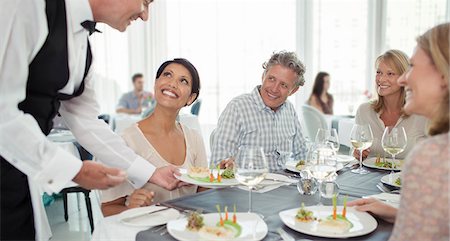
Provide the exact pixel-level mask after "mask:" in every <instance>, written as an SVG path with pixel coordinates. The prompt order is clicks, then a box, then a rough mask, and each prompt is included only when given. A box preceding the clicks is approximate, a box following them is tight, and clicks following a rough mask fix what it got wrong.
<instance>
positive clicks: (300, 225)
mask: <svg viewBox="0 0 450 241" xmlns="http://www.w3.org/2000/svg"><path fill="white" fill-rule="evenodd" d="M299 209H300V208H294V209H289V210H285V211H282V212H280V213H279V216H280V218H281V221H283V223H284V224H285V225H286V226H288V227H289V228H291V229H293V230H295V231H297V232H300V233H304V234H308V235H312V236H317V237H325V238H350V237H358V236H362V235H365V234H368V233H371V232H372V231H374V230H375V229H376V228H377V226H378V223H377V221H376V220H375V218H373V217H372V216H370V215H369V214H368V213H366V212H359V211H356V210H355V209H354V208H352V207H347V215H346V217H347V219H348V220H349V221H350V222H352V224H353V227H352V228H351V229H350V230H348V231H347V232H344V233H332V232H325V231H323V230H321V229H319V228H318V224H319V222H318V221H311V222H299V221H297V220H296V218H295V216H296V215H297V211H298V210H299ZM305 209H307V210H309V211H312V212H313V215H314V216H315V217H317V218H318V219H325V218H326V217H328V216H329V215H331V214H332V212H333V207H332V206H309V207H305ZM342 209H343V206H337V210H338V213H340V212H342Z"/></svg>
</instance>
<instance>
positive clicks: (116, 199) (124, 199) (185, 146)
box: [101, 59, 208, 216]
mask: <svg viewBox="0 0 450 241" xmlns="http://www.w3.org/2000/svg"><path fill="white" fill-rule="evenodd" d="M199 92H200V78H199V75H198V72H197V70H196V68H195V67H194V66H193V65H192V64H191V63H190V62H189V61H187V60H186V59H174V60H170V61H166V62H164V63H163V64H162V65H161V66H160V67H159V69H158V72H157V74H156V81H155V90H154V93H155V99H156V106H155V109H154V111H153V113H152V114H151V115H150V116H149V117H147V118H145V119H144V120H142V121H139V122H138V123H136V124H134V125H132V126H130V127H129V128H127V129H126V130H124V133H123V134H122V137H123V139H124V140H125V142H126V143H127V145H128V146H130V147H131V148H132V149H133V150H134V151H136V153H137V154H139V155H140V156H142V157H144V158H145V159H146V160H148V161H149V162H151V163H152V164H153V165H155V166H156V167H162V166H167V165H173V166H177V167H183V168H189V167H191V166H199V167H207V165H208V164H207V160H206V152H205V147H204V145H203V140H202V137H201V135H200V134H199V133H198V132H197V131H195V130H193V129H190V128H188V127H186V126H184V125H182V124H180V123H178V122H177V120H176V118H177V116H178V113H179V111H180V109H181V108H183V107H185V106H189V105H190V104H192V103H193V102H194V101H195V100H196V99H197V97H198V95H199ZM195 192H197V186H194V185H189V186H182V187H179V188H177V189H175V190H173V191H167V190H165V189H163V188H160V187H158V186H156V185H154V184H150V183H147V184H145V185H144V186H143V187H142V188H140V189H136V190H135V189H134V188H133V187H132V186H131V185H130V184H129V183H124V184H121V185H119V186H117V187H114V188H111V189H108V190H106V191H102V193H101V194H102V195H101V196H102V206H101V209H102V212H103V215H104V216H109V215H114V214H117V213H120V212H122V211H124V210H127V209H130V208H136V207H143V206H149V205H151V204H153V203H156V202H162V201H165V200H169V199H173V198H177V197H180V196H184V195H189V194H193V193H195Z"/></svg>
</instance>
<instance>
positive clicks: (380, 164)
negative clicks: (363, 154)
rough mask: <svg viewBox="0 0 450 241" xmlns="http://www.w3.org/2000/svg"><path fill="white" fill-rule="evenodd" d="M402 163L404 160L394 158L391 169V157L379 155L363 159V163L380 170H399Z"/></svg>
mask: <svg viewBox="0 0 450 241" xmlns="http://www.w3.org/2000/svg"><path fill="white" fill-rule="evenodd" d="M403 164H404V160H400V159H395V162H394V169H392V159H391V158H384V160H383V158H381V157H371V158H367V159H366V160H364V161H363V165H364V166H366V167H370V168H375V169H381V170H389V171H390V170H394V171H401V170H402V167H403Z"/></svg>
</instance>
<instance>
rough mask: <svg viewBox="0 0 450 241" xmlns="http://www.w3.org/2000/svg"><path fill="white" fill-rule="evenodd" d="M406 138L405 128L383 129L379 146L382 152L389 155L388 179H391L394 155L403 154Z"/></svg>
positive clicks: (390, 127) (389, 127)
mask: <svg viewBox="0 0 450 241" xmlns="http://www.w3.org/2000/svg"><path fill="white" fill-rule="evenodd" d="M406 143H407V137H406V132H405V128H403V127H393V126H386V128H385V129H384V133H383V137H382V139H381V146H382V147H383V149H384V151H385V152H387V153H389V154H391V156H392V163H391V173H390V175H389V179H392V173H394V165H395V155H397V154H399V153H401V152H403V150H405V148H406Z"/></svg>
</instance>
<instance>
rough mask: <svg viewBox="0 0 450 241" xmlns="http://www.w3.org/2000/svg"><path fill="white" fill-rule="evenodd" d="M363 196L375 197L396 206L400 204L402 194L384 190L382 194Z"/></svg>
mask: <svg viewBox="0 0 450 241" xmlns="http://www.w3.org/2000/svg"><path fill="white" fill-rule="evenodd" d="M363 198H375V199H378V200H381V201H383V202H385V203H387V204H389V205H391V206H393V207H396V208H398V207H399V205H400V194H393V193H385V192H382V193H380V194H375V195H369V196H364V197H363Z"/></svg>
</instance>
